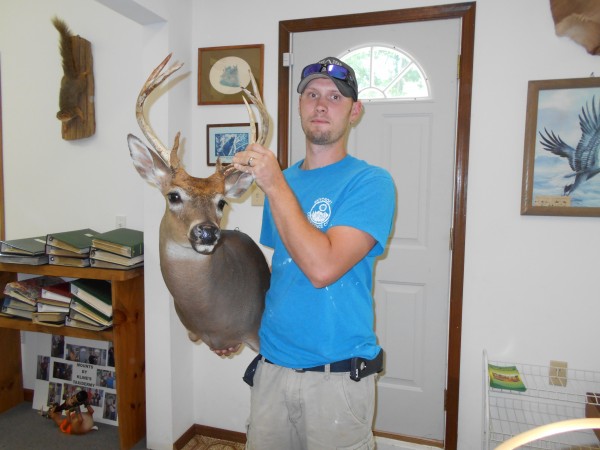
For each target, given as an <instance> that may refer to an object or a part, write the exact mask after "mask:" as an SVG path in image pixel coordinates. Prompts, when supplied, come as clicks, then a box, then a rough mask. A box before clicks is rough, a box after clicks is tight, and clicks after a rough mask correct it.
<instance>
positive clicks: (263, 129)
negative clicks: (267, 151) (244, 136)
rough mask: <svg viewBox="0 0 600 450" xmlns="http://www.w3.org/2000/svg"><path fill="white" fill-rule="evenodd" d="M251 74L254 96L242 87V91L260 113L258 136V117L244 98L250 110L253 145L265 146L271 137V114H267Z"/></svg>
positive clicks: (244, 98)
mask: <svg viewBox="0 0 600 450" xmlns="http://www.w3.org/2000/svg"><path fill="white" fill-rule="evenodd" d="M249 72H250V81H251V82H252V91H254V94H252V92H250V91H249V90H248V89H246V88H245V87H242V91H244V94H246V96H247V97H248V98H249V99H250V101H251V102H252V103H253V104H254V106H256V108H257V109H258V113H259V114H260V128H259V130H258V135H257V132H256V127H255V124H256V116H255V115H254V111H253V110H252V108H250V105H249V104H248V101H247V100H246V97H242V99H243V100H244V103H245V104H246V109H247V110H248V116H249V117H250V133H251V135H250V137H251V143H252V144H254V143H255V142H256V143H257V144H260V145H264V143H265V141H266V140H267V136H268V135H269V114H268V113H267V108H266V107H265V105H264V103H263V101H262V98H261V96H260V92H259V90H258V86H257V85H256V79H255V78H254V75H253V74H252V71H251V70H249Z"/></svg>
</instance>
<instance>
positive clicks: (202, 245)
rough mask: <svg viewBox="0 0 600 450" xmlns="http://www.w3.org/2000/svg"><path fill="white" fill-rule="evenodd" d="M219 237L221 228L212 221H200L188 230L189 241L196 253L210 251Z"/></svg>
mask: <svg viewBox="0 0 600 450" xmlns="http://www.w3.org/2000/svg"><path fill="white" fill-rule="evenodd" d="M219 237H221V230H220V228H219V227H217V226H216V225H214V224H212V223H200V224H197V225H194V226H193V227H192V229H191V230H190V243H191V244H192V247H194V250H196V251H197V252H198V253H210V252H212V250H213V248H214V246H215V245H216V244H217V242H218V241H219Z"/></svg>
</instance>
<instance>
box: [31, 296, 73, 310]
mask: <svg viewBox="0 0 600 450" xmlns="http://www.w3.org/2000/svg"><path fill="white" fill-rule="evenodd" d="M70 304H71V298H69V301H68V302H64V301H62V300H54V299H53V298H44V297H40V298H38V300H37V303H36V305H49V306H61V307H63V308H65V307H69V305H70Z"/></svg>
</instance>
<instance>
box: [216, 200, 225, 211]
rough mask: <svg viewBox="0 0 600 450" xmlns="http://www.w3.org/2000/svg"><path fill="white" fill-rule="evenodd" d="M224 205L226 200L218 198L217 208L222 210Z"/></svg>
mask: <svg viewBox="0 0 600 450" xmlns="http://www.w3.org/2000/svg"><path fill="white" fill-rule="evenodd" d="M226 205H227V201H225V200H219V203H218V204H217V208H219V211H223V208H225V206H226Z"/></svg>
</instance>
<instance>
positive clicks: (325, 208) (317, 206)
mask: <svg viewBox="0 0 600 450" xmlns="http://www.w3.org/2000/svg"><path fill="white" fill-rule="evenodd" d="M307 216H308V220H309V222H310V223H312V224H313V225H314V226H315V227H316V228H323V227H325V226H326V225H327V222H329V218H330V217H331V200H329V199H328V198H318V199H317V200H315V203H314V204H313V207H312V208H311V210H310V211H309V213H308V214H307Z"/></svg>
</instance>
